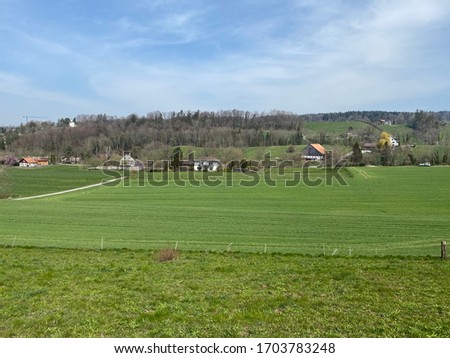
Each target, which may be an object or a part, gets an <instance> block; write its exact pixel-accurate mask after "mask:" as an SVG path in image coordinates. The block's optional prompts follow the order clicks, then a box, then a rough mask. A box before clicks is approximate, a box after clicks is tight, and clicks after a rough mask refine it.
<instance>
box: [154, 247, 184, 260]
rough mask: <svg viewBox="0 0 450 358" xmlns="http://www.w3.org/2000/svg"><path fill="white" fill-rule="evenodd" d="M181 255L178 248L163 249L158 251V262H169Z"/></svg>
mask: <svg viewBox="0 0 450 358" xmlns="http://www.w3.org/2000/svg"><path fill="white" fill-rule="evenodd" d="M179 256H180V254H179V252H178V250H175V249H161V250H160V251H158V252H157V253H156V256H155V257H156V261H157V262H169V261H174V260H176V259H178V257H179Z"/></svg>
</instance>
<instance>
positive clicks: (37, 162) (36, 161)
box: [19, 157, 49, 168]
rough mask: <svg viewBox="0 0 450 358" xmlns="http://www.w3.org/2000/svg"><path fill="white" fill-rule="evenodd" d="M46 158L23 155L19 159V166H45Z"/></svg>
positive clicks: (47, 161) (46, 163) (47, 162)
mask: <svg viewBox="0 0 450 358" xmlns="http://www.w3.org/2000/svg"><path fill="white" fill-rule="evenodd" d="M48 164H49V160H48V158H35V157H23V158H22V159H20V160H19V166H20V167H24V168H33V167H37V166H47V165H48Z"/></svg>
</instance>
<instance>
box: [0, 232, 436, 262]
mask: <svg viewBox="0 0 450 358" xmlns="http://www.w3.org/2000/svg"><path fill="white" fill-rule="evenodd" d="M440 242H441V241H440V240H436V239H432V240H420V241H418V240H417V241H408V242H399V243H386V244H383V245H380V244H366V243H355V244H335V243H319V242H317V243H305V242H299V243H295V244H284V243H276V242H273V243H261V242H259V243H257V242H223V241H222V242H213V241H182V240H179V241H176V240H174V241H162V240H117V239H109V238H107V237H100V238H98V239H85V238H79V239H76V240H68V239H64V238H43V237H23V236H14V235H3V236H2V235H0V246H1V247H42V248H44V247H49V248H50V247H52V248H69V249H87V250H112V249H129V250H161V249H167V248H173V249H176V250H180V251H212V252H248V253H261V254H274V253H283V254H302V255H311V256H341V257H342V256H347V257H351V256H440V253H441V252H440V247H441V246H440V245H441V244H440Z"/></svg>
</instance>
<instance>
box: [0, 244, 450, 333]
mask: <svg viewBox="0 0 450 358" xmlns="http://www.w3.org/2000/svg"><path fill="white" fill-rule="evenodd" d="M0 267H1V268H0V270H1V275H0V303H1V310H0V336H1V337H448V336H449V334H450V311H449V309H448V308H449V306H448V285H447V284H446V281H445V279H444V278H445V277H448V276H449V274H450V265H449V262H448V261H442V260H439V259H433V258H392V257H391V258H388V257H384V258H381V257H377V258H367V257H366V258H362V257H360V258H348V257H306V256H301V255H281V254H269V255H263V254H249V253H205V252H203V253H202V252H181V253H180V257H179V258H178V260H176V261H171V262H157V261H156V260H155V255H154V253H153V252H149V251H146V250H104V251H100V250H97V251H95V250H87V251H86V250H69V249H49V248H46V249H43V248H34V249H31V248H18V247H15V248H3V247H2V248H0Z"/></svg>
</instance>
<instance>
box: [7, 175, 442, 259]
mask: <svg viewBox="0 0 450 358" xmlns="http://www.w3.org/2000/svg"><path fill="white" fill-rule="evenodd" d="M44 170H46V169H44ZM44 170H43V172H44ZM49 173H50V174H51V175H52V176H53V175H54V172H53V171H49ZM183 175H187V174H183ZM259 175H261V176H262V174H259ZM290 177H292V173H291V174H288V175H287V176H286V177H280V176H278V177H277V178H276V181H275V184H276V185H275V186H274V187H272V186H269V185H268V184H267V183H265V182H264V180H262V179H263V178H261V177H260V178H259V179H261V180H260V182H259V183H258V184H257V185H252V184H255V182H256V180H255V177H250V176H246V175H243V174H236V173H234V175H233V178H232V180H231V181H228V182H227V181H226V180H225V177H223V176H219V177H217V178H216V179H218V180H221V181H222V183H219V185H217V186H207V185H205V184H204V183H203V184H201V185H200V186H198V187H197V186H192V185H191V184H189V183H186V182H185V181H178V182H175V181H174V180H173V179H169V180H168V182H167V185H163V186H161V183H159V184H158V185H160V186H155V183H153V185H150V184H149V183H148V181H147V178H144V179H145V180H144V181H143V182H142V183H141V186H140V185H138V182H137V180H133V181H131V182H130V183H129V185H128V186H124V185H116V186H110V187H100V188H98V189H91V190H86V191H80V192H76V193H71V194H66V195H62V196H55V197H49V198H43V199H34V200H29V201H14V200H1V201H0V212H1V213H2V215H1V217H0V228H1V229H0V245H3V246H55V247H66V248H87V249H98V248H104V249H108V248H130V249H157V248H160V247H167V246H169V247H177V248H179V249H181V250H191V251H205V250H207V251H212V250H217V251H245V252H266V253H273V252H284V253H300V254H311V255H324V254H325V255H341V256H355V255H364V256H382V255H420V256H425V255H431V256H439V255H440V249H439V246H440V242H441V240H445V239H448V232H450V220H448V218H449V217H450V182H449V180H448V178H449V177H450V168H449V167H431V168H418V167H398V168H381V167H380V168H362V169H359V168H353V169H345V170H344V171H342V178H343V179H344V180H345V182H346V184H347V185H341V184H339V183H338V182H337V181H336V180H334V179H333V181H332V185H326V183H325V182H322V183H321V182H320V181H319V182H316V180H323V179H324V178H325V174H324V172H323V171H321V170H317V171H315V172H312V174H310V175H309V181H310V182H313V183H314V182H315V183H316V184H317V183H318V184H320V185H318V186H315V187H311V186H308V185H306V184H305V182H304V181H303V182H301V183H299V184H298V185H296V186H293V187H286V186H285V185H286V183H285V182H286V178H290ZM156 179H158V181H159V180H160V179H161V178H160V177H157V178H156ZM197 179H200V178H199V177H197ZM302 179H304V180H305V177H303V178H302ZM209 180H210V181H211V182H212V180H213V178H210V179H209ZM215 183H216V184H217V183H218V182H215ZM182 185H185V186H182Z"/></svg>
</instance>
